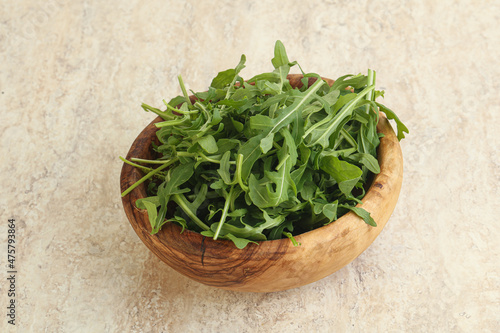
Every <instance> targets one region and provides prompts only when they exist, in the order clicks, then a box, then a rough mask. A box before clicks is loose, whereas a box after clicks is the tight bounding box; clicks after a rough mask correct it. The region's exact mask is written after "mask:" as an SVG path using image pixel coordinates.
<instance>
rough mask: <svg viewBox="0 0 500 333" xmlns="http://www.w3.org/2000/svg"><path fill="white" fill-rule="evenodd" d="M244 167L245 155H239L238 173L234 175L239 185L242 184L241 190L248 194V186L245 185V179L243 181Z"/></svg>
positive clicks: (237, 162) (237, 161) (237, 159)
mask: <svg viewBox="0 0 500 333" xmlns="http://www.w3.org/2000/svg"><path fill="white" fill-rule="evenodd" d="M242 166H243V155H242V154H238V157H237V158H236V172H235V174H234V178H236V181H237V182H238V184H240V187H241V189H242V190H243V191H245V192H248V186H246V185H245V183H243V179H241V167H242ZM233 183H234V181H233Z"/></svg>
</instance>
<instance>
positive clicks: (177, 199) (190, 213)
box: [173, 194, 210, 230]
mask: <svg viewBox="0 0 500 333" xmlns="http://www.w3.org/2000/svg"><path fill="white" fill-rule="evenodd" d="M173 199H174V201H175V202H176V203H177V204H178V205H179V206H180V207H181V208H182V210H183V211H184V213H186V215H187V216H189V217H190V218H191V219H192V220H193V222H194V223H196V224H197V225H198V226H199V227H200V228H202V229H203V230H210V228H209V227H208V226H207V225H206V224H205V223H203V222H202V221H201V220H200V219H199V218H198V216H196V215H195V213H194V212H193V211H192V210H191V209H189V207H188V205H187V204H186V202H185V201H184V195H182V194H174V195H173Z"/></svg>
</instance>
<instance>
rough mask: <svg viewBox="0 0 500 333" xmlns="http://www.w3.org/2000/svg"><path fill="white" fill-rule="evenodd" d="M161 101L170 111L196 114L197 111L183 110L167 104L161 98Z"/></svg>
mask: <svg viewBox="0 0 500 333" xmlns="http://www.w3.org/2000/svg"><path fill="white" fill-rule="evenodd" d="M163 103H164V104H165V105H166V106H167V109H169V110H170V111H174V112H177V113H180V114H196V113H198V111H197V110H194V111H183V110H180V109H177V108H174V107H173V106H171V105H170V104H168V103H167V102H166V101H165V100H163Z"/></svg>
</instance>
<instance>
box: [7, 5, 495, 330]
mask: <svg viewBox="0 0 500 333" xmlns="http://www.w3.org/2000/svg"><path fill="white" fill-rule="evenodd" d="M0 13H1V15H0V17H1V19H0V59H1V61H0V91H1V94H0V116H1V118H0V119H1V121H0V159H1V172H0V182H1V188H2V192H1V193H2V194H1V196H0V213H1V220H0V222H1V223H0V244H2V245H1V251H0V258H1V268H0V277H1V279H0V287H1V289H0V308H1V309H3V310H1V311H0V331H1V332H6V331H8V332H15V331H16V329H17V332H292V331H302V332H376V331H379V332H386V331H387V332H398V331H406V332H497V331H498V328H499V327H500V315H499V313H500V278H499V271H500V269H499V267H500V265H499V262H500V258H499V254H500V246H499V243H500V241H499V240H500V232H499V228H498V218H497V215H498V213H499V212H500V205H499V199H498V198H499V195H500V193H499V184H500V157H499V151H500V149H499V148H500V147H499V146H500V144H499V142H500V134H499V132H500V122H499V113H500V107H499V105H500V97H499V96H500V95H499V90H500V86H499V82H500V80H499V78H500V64H499V61H498V55H499V54H500V29H498V26H499V23H500V19H499V15H500V14H499V13H500V2H499V1H445V0H443V1H441V0H440V1H429V0H425V1H418V2H417V1H414V2H410V1H397V0H394V1H354V0H353V1H319V0H316V1H307V2H306V1H258V2H257V1H238V2H235V1H194V0H191V1H148V2H144V1H137V0H132V1H127V2H121V1H114V0H113V1H100V2H98V1H82V0H77V1H71V2H69V1H63V0H48V1H35V0H24V1H1V2H0ZM276 39H281V40H282V41H283V42H284V44H285V46H286V47H287V50H288V54H289V57H290V59H292V60H298V61H299V62H300V64H301V66H302V68H304V69H305V70H306V71H308V72H317V73H320V74H321V75H323V76H326V77H331V78H336V77H337V76H340V75H343V74H346V73H354V74H355V73H359V72H366V69H367V68H373V69H375V70H376V71H377V83H378V86H379V87H381V88H384V89H385V90H386V98H385V100H384V104H386V105H388V106H389V107H391V108H392V109H394V110H396V111H397V113H398V115H399V116H400V117H401V118H402V119H403V120H404V121H405V123H406V125H407V126H408V127H409V128H410V131H411V133H410V135H408V137H407V139H405V140H403V142H402V148H403V154H404V159H405V170H404V172H405V175H404V183H403V189H402V193H401V196H400V200H399V202H398V205H397V207H396V210H395V212H394V214H393V216H392V218H391V219H390V221H389V223H388V225H387V227H386V228H385V229H384V231H383V232H382V234H381V235H380V236H379V237H378V238H377V240H376V241H375V242H374V243H373V245H372V246H371V247H370V248H369V249H368V250H367V251H365V252H364V253H363V254H362V255H361V256H360V257H359V258H358V259H356V260H355V261H354V262H352V263H351V264H349V265H348V266H346V267H345V268H343V269H342V270H340V271H338V272H337V273H335V274H333V275H331V276H329V277H327V278H325V279H323V280H321V281H318V282H316V283H313V284H311V285H308V286H304V287H302V288H298V289H294V290H290V291H284V292H279V293H270V294H241V293H235V292H229V291H224V290H218V289H214V288H210V287H206V286H203V285H200V284H197V283H195V282H192V281H190V280H188V279H187V278H185V277H183V276H181V275H180V274H178V273H177V272H175V271H174V270H172V269H170V268H169V267H168V266H166V265H165V264H163V263H162V262H160V261H159V260H158V259H157V258H156V257H155V256H154V255H152V254H151V253H150V252H149V251H148V250H147V249H146V247H145V246H144V245H143V244H142V243H141V242H140V240H139V238H138V237H137V236H136V235H135V233H134V232H133V230H132V228H131V227H130V225H129V223H128V221H127V219H126V217H125V214H124V212H123V209H122V207H121V200H120V195H119V173H120V168H121V162H120V161H119V159H118V155H125V154H126V153H127V151H128V148H129V146H130V144H131V143H132V141H133V139H134V138H135V137H136V136H137V134H138V133H139V132H140V131H141V129H142V128H143V127H144V126H145V125H146V124H147V123H149V122H150V121H151V119H152V117H153V116H152V115H151V114H146V113H144V112H142V110H141V109H140V103H141V102H146V103H148V104H150V105H156V106H160V105H161V100H162V98H166V99H169V98H171V97H173V96H175V95H177V94H179V93H180V89H179V87H178V84H177V75H178V74H182V75H183V78H184V81H185V82H186V83H187V85H188V87H189V88H191V89H193V90H195V91H196V90H204V89H206V88H207V86H208V85H209V84H210V82H211V78H212V77H213V76H214V75H216V73H217V72H218V71H221V70H224V69H227V68H230V67H234V66H235V65H236V64H237V62H238V60H239V56H240V55H241V54H242V53H245V54H246V56H247V59H248V61H247V68H246V69H245V70H244V71H243V73H242V74H243V76H247V77H249V76H251V75H254V74H256V73H258V72H261V71H268V70H271V69H272V66H271V63H270V59H271V57H272V52H273V46H274V41H275V40H276ZM9 218H15V219H16V220H17V241H18V243H17V262H16V264H17V270H18V274H17V282H16V283H17V284H16V291H17V296H16V301H17V318H16V324H17V325H16V326H15V327H13V326H11V325H8V324H7V317H6V306H7V301H8V297H7V288H8V285H7V281H6V276H7V273H6V272H7V267H6V266H5V264H6V239H7V220H8V219H9Z"/></svg>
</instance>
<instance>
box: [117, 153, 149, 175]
mask: <svg viewBox="0 0 500 333" xmlns="http://www.w3.org/2000/svg"><path fill="white" fill-rule="evenodd" d="M118 157H119V158H120V160H122V161H123V162H124V163H127V164H128V165H131V166H133V167H136V168H138V169H141V170H142V171H144V172H150V171H152V170H153V169H152V168H148V167H145V166H142V165H139V164H136V163H133V162H130V161H129V160H126V159H124V158H123V157H121V156H118ZM135 162H140V161H135Z"/></svg>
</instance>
